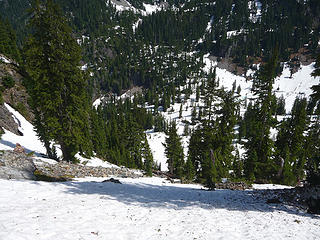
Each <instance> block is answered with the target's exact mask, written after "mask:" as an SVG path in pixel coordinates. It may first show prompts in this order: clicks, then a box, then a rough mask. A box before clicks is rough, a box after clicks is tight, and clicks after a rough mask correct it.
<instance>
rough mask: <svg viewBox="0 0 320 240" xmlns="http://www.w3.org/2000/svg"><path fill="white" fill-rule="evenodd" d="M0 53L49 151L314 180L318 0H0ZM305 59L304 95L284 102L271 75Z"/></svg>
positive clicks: (181, 170) (211, 173) (238, 177)
mask: <svg viewBox="0 0 320 240" xmlns="http://www.w3.org/2000/svg"><path fill="white" fill-rule="evenodd" d="M119 2H120V3H122V4H120V5H117V4H119ZM150 6H156V7H157V8H156V10H153V11H150V9H149V7H150ZM0 54H1V56H5V57H7V58H8V59H12V61H13V62H14V65H15V66H16V67H17V69H18V71H19V73H20V74H21V75H22V76H23V79H22V88H24V89H26V92H27V94H28V100H27V103H28V108H27V110H25V112H28V111H30V113H32V116H33V117H32V118H31V121H32V124H33V126H34V128H35V130H36V133H37V136H38V137H39V139H40V140H41V142H42V143H43V145H44V146H45V149H46V154H47V156H48V157H49V158H52V159H60V160H61V161H66V162H72V163H76V162H77V161H79V160H78V158H77V157H76V156H77V154H78V153H79V154H80V155H81V156H84V157H88V158H90V157H93V156H95V157H99V158H100V159H103V160H105V161H108V162H110V163H113V164H116V165H118V166H126V167H128V168H133V169H141V170H143V171H145V173H146V174H147V175H148V176H151V175H152V174H153V173H154V172H157V171H160V170H162V171H166V174H168V175H169V176H171V177H174V178H178V179H180V180H181V181H182V182H184V183H191V182H196V183H201V184H203V185H204V186H206V187H208V188H209V189H210V188H211V189H213V188H214V187H215V185H216V184H217V183H220V182H221V181H222V180H223V179H230V180H232V181H235V182H237V181H244V182H248V183H277V184H284V185H290V186H296V185H297V184H299V183H301V182H308V183H310V184H314V185H317V184H319V183H320V82H319V77H320V1H319V0H304V1H299V0H290V1H289V0H288V1H282V0H259V1H258V0H215V1H214V0H166V1H160V0H127V1H124V0H121V1H115V0H69V1H63V0H2V1H0ZM0 59H1V58H0ZM0 61H3V60H0ZM311 63H313V65H312V67H313V69H312V72H311V73H310V74H311V77H312V78H313V79H318V80H317V83H315V84H313V85H312V86H310V87H311V89H310V87H308V89H310V91H311V94H306V93H305V92H301V93H299V94H296V95H295V99H293V100H292V101H291V102H290V103H289V100H288V99H287V95H286V93H285V92H281V89H279V88H278V89H277V86H278V85H277V81H278V80H277V79H278V78H279V77H280V76H281V75H282V74H283V72H285V71H288V72H289V75H291V76H288V77H287V78H286V79H287V80H288V81H290V79H291V78H292V76H294V74H296V73H297V72H298V71H299V69H301V68H302V66H305V65H309V64H311ZM221 69H226V71H228V72H229V73H230V74H231V73H232V74H233V75H235V76H239V77H242V78H243V79H244V81H243V83H244V85H241V84H240V82H239V81H235V80H233V79H231V78H230V80H229V79H226V78H228V77H225V78H224V79H222V77H221V71H222V70H221ZM310 74H309V77H310ZM226 76H229V75H226ZM245 84H247V85H245ZM13 85H14V82H13V83H12V79H10V77H8V76H3V77H2V79H1V93H2V92H4V91H5V90H6V89H8V88H11V87H12V86H13ZM243 86H247V87H243ZM3 102H4V100H3V99H2V97H1V103H2V104H3ZM20 109H22V107H21V108H20ZM23 109H25V108H23ZM170 116H171V117H170ZM151 133H152V134H156V133H158V134H159V135H157V136H164V137H163V138H162V142H161V143H159V145H157V146H159V147H156V148H159V149H163V154H162V155H161V156H163V158H165V161H164V162H163V159H158V158H157V157H156V156H155V155H154V154H153V152H154V151H153V149H154V148H155V147H154V145H153V144H154V141H151V140H150V139H151V137H150V136H151V135H150V134H151ZM58 148H59V151H61V155H59V154H58V151H57V150H58ZM164 164H165V165H166V166H164ZM164 167H165V168H164Z"/></svg>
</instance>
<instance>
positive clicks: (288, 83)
mask: <svg viewBox="0 0 320 240" xmlns="http://www.w3.org/2000/svg"><path fill="white" fill-rule="evenodd" d="M203 62H204V64H205V66H204V68H203V70H204V71H205V72H207V73H208V72H209V71H210V69H211V67H216V66H217V62H214V61H212V60H211V59H210V58H209V54H207V55H205V56H204V59H203ZM257 67H258V66H257ZM313 70H314V63H312V64H310V65H307V66H301V68H300V69H299V70H298V72H297V73H295V74H293V75H292V77H291V78H290V69H289V67H288V66H287V65H286V64H285V66H284V69H283V72H282V74H281V76H279V77H277V78H276V79H275V83H274V85H273V89H274V91H275V93H276V95H277V97H280V96H281V95H283V96H284V99H285V101H286V112H287V113H290V111H291V108H292V106H293V103H294V100H295V98H296V97H297V96H301V95H302V96H305V97H309V96H310V94H311V93H312V90H311V89H310V88H311V86H313V85H316V84H319V80H320V78H319V77H318V78H314V77H312V76H311V73H312V72H313ZM253 74H254V72H253V71H252V70H250V71H248V72H247V74H246V77H245V76H238V75H235V74H233V73H231V72H229V71H227V70H225V69H221V68H219V67H216V78H217V79H219V83H220V87H222V86H223V87H225V88H226V89H228V90H231V89H232V85H233V83H234V82H236V86H237V87H238V86H240V88H241V93H240V95H241V99H242V100H244V99H245V98H247V99H250V98H252V97H253V94H252V92H251V88H252V81H249V80H248V77H250V76H251V77H252V76H253ZM193 90H194V91H195V89H193ZM195 98H196V96H195V93H193V94H192V95H191V96H190V98H189V99H187V100H185V101H184V102H183V103H182V106H183V107H182V109H183V113H182V118H181V119H179V110H180V105H181V104H180V103H175V104H174V105H171V106H170V108H169V110H167V112H162V115H163V116H164V117H165V119H166V120H167V121H169V122H170V121H176V123H177V128H178V134H179V135H180V136H181V137H182V142H183V146H184V152H185V156H187V153H188V144H189V137H185V136H182V133H183V129H184V126H185V124H184V123H183V120H187V121H189V122H191V111H192V107H193V106H194V105H197V104H200V105H201V103H196V102H195ZM241 112H242V113H243V112H244V109H243V108H242V111H241ZM147 135H148V141H149V145H150V147H151V149H152V151H153V155H154V160H155V161H156V162H157V163H161V168H162V169H164V170H166V169H167V168H165V167H163V165H164V164H166V159H167V158H166V156H165V154H164V147H163V143H164V142H165V134H164V133H153V132H149V133H147ZM273 135H274V134H273ZM239 147H240V146H239ZM239 150H240V152H243V149H239Z"/></svg>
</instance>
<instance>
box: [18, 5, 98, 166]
mask: <svg viewBox="0 0 320 240" xmlns="http://www.w3.org/2000/svg"><path fill="white" fill-rule="evenodd" d="M31 11H32V13H33V18H32V19H31V20H30V24H31V27H32V29H33V35H32V36H31V37H29V39H28V41H27V43H26V45H25V51H24V54H25V56H24V58H25V68H26V71H27V73H28V74H29V79H27V81H29V83H28V84H26V85H27V86H29V88H28V93H29V95H30V97H31V101H30V102H31V107H32V108H33V111H34V113H35V122H34V124H35V128H36V130H37V133H38V135H39V137H40V139H41V141H43V142H44V145H45V146H46V148H47V152H48V155H52V149H50V143H49V142H50V141H52V140H54V141H55V142H57V143H59V144H60V146H61V150H62V154H63V159H64V160H65V161H75V160H76V159H75V157H74V155H75V154H76V153H77V152H78V151H80V152H81V153H82V154H85V155H87V156H88V155H90V154H91V152H92V148H91V142H90V141H88V139H87V138H88V135H89V133H88V118H89V114H88V101H87V93H86V79H85V78H84V74H83V72H82V71H81V70H80V68H79V65H80V60H81V48H80V46H79V45H78V44H77V42H76V41H75V39H74V38H73V37H72V32H71V28H70V27H69V26H68V23H67V21H66V19H65V18H64V17H63V15H62V12H61V10H60V8H59V6H58V5H56V4H55V3H54V2H53V1H52V0H48V1H47V2H46V3H45V5H40V2H39V1H36V2H35V4H34V5H33V6H32V10H31Z"/></svg>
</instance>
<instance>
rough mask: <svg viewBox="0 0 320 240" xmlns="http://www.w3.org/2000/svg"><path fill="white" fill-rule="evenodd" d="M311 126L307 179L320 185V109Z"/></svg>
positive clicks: (307, 154) (308, 143) (308, 141)
mask: <svg viewBox="0 0 320 240" xmlns="http://www.w3.org/2000/svg"><path fill="white" fill-rule="evenodd" d="M316 113H317V116H316V117H315V118H314V119H313V121H312V123H311V127H310V128H309V131H308V135H307V139H306V145H305V148H306V149H305V152H306V161H307V164H306V165H307V166H306V169H307V181H308V182H309V183H310V184H312V185H320V137H319V136H320V117H319V116H320V115H319V113H320V111H318V112H316Z"/></svg>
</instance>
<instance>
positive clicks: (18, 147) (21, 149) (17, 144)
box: [13, 143, 25, 153]
mask: <svg viewBox="0 0 320 240" xmlns="http://www.w3.org/2000/svg"><path fill="white" fill-rule="evenodd" d="M13 151H14V152H16V153H25V150H24V148H23V147H22V146H21V145H20V143H16V147H15V148H14V149H13Z"/></svg>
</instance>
